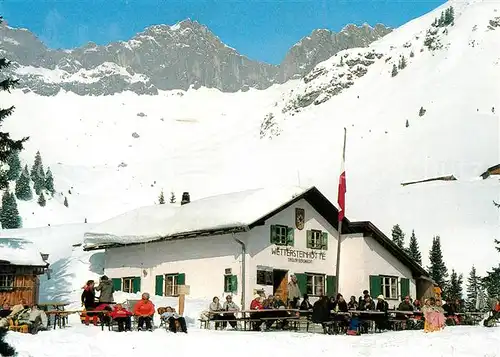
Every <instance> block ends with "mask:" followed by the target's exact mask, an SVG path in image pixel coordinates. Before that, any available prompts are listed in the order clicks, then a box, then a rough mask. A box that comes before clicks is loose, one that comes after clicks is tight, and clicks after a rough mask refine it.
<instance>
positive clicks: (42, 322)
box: [29, 305, 48, 335]
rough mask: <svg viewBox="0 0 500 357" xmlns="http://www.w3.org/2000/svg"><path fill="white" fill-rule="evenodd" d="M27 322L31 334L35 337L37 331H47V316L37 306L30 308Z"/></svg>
mask: <svg viewBox="0 0 500 357" xmlns="http://www.w3.org/2000/svg"><path fill="white" fill-rule="evenodd" d="M29 321H30V333H31V334H33V335H36V334H37V333H38V332H39V331H45V330H47V326H48V318H47V314H46V313H45V311H43V310H42V309H40V307H39V306H38V305H33V307H32V308H31V311H30V316H29Z"/></svg>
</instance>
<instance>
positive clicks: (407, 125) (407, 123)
mask: <svg viewBox="0 0 500 357" xmlns="http://www.w3.org/2000/svg"><path fill="white" fill-rule="evenodd" d="M409 126H410V122H409V121H408V119H406V127H407V128H408V127H409Z"/></svg>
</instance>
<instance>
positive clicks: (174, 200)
mask: <svg viewBox="0 0 500 357" xmlns="http://www.w3.org/2000/svg"><path fill="white" fill-rule="evenodd" d="M176 201H177V198H175V193H173V192H170V203H175V202H176Z"/></svg>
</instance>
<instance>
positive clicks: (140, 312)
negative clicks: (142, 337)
mask: <svg viewBox="0 0 500 357" xmlns="http://www.w3.org/2000/svg"><path fill="white" fill-rule="evenodd" d="M154 314H155V306H154V304H153V303H152V302H151V301H150V300H149V294H148V293H144V294H142V299H141V300H139V301H138V302H137V303H136V304H135V306H134V316H137V317H138V319H137V327H138V329H139V331H141V330H142V329H143V327H144V324H146V330H148V331H153V326H152V324H151V323H152V321H153V315H154Z"/></svg>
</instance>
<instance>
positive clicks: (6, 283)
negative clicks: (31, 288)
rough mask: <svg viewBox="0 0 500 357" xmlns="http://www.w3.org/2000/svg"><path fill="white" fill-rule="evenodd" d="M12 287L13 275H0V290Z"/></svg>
mask: <svg viewBox="0 0 500 357" xmlns="http://www.w3.org/2000/svg"><path fill="white" fill-rule="evenodd" d="M13 288H14V275H11V274H2V275H0V290H9V289H13Z"/></svg>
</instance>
